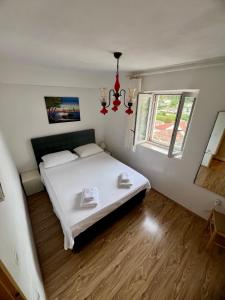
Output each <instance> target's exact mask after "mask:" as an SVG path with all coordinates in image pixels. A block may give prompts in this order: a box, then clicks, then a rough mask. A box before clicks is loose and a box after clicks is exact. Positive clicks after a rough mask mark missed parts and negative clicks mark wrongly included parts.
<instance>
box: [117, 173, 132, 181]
mask: <svg viewBox="0 0 225 300" xmlns="http://www.w3.org/2000/svg"><path fill="white" fill-rule="evenodd" d="M119 182H120V183H124V182H126V183H127V182H130V177H129V175H128V173H127V172H122V173H121V174H120V175H119Z"/></svg>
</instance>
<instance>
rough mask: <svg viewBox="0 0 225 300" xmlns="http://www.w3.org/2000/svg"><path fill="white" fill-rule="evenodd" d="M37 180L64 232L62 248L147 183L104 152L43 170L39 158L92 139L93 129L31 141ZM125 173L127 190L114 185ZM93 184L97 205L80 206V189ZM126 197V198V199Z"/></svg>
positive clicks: (70, 246) (140, 193) (142, 190)
mask: <svg viewBox="0 0 225 300" xmlns="http://www.w3.org/2000/svg"><path fill="white" fill-rule="evenodd" d="M31 142H32V145H33V149H34V153H35V157H36V160H37V164H38V166H39V170H40V174H41V179H42V182H43V184H44V185H45V187H46V190H47V192H48V194H49V198H50V200H51V202H52V206H53V209H54V212H55V214H56V216H57V217H58V219H59V221H60V223H61V227H62V230H63V233H64V248H65V249H73V248H74V245H75V243H76V238H77V237H78V236H79V235H81V234H82V233H83V232H84V231H86V230H87V229H88V228H90V227H91V226H93V225H94V224H96V223H98V222H99V221H100V220H101V219H104V218H107V216H108V215H110V214H111V213H112V212H113V211H115V210H117V209H118V208H119V207H121V206H123V205H124V204H125V203H126V202H129V201H130V200H131V199H134V198H140V197H142V198H143V196H144V193H145V191H146V190H148V189H150V183H149V181H148V179H147V178H145V177H144V176H143V175H141V174H140V173H138V172H136V171H135V170H133V169H132V168H130V167H128V166H126V165H125V164H123V163H121V162H120V161H118V160H117V159H115V158H113V157H112V156H110V155H109V154H107V153H106V152H101V153H98V154H95V155H92V156H89V157H85V158H79V159H77V160H74V161H71V162H68V163H65V164H62V165H59V166H56V167H52V168H47V169H45V168H44V166H43V162H42V161H41V157H42V156H43V155H45V154H48V153H53V152H56V151H61V150H71V151H72V149H74V148H75V147H77V146H80V145H84V144H88V143H93V142H95V133H94V130H93V129H90V130H84V131H77V132H73V133H66V134H60V135H54V136H48V137H41V138H35V139H32V140H31ZM123 171H125V172H127V173H129V175H130V178H131V180H132V183H133V185H132V187H130V188H129V189H120V188H118V184H117V183H118V175H119V174H120V173H121V172H123ZM87 186H96V187H97V188H98V190H99V204H98V205H97V206H96V207H95V208H91V209H90V208H89V209H83V208H80V199H81V191H82V189H83V188H84V187H87ZM128 200H129V201H128Z"/></svg>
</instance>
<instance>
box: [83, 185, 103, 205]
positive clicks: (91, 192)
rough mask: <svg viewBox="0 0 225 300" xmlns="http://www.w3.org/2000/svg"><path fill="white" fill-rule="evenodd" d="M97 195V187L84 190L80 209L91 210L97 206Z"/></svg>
mask: <svg viewBox="0 0 225 300" xmlns="http://www.w3.org/2000/svg"><path fill="white" fill-rule="evenodd" d="M98 202H99V195H98V189H97V187H93V188H84V189H83V191H82V193H81V201H80V207H81V208H93V207H96V206H97V205H98Z"/></svg>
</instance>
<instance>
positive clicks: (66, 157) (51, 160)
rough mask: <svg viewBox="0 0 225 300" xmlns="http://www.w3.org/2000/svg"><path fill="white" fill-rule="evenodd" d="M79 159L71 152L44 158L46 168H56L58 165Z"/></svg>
mask: <svg viewBox="0 0 225 300" xmlns="http://www.w3.org/2000/svg"><path fill="white" fill-rule="evenodd" d="M77 158H78V156H77V155H76V154H73V153H71V152H70V151H69V150H64V151H59V152H54V153H50V154H46V155H44V156H42V160H43V161H44V167H45V168H51V167H56V166H58V165H62V164H65V163H67V162H69V161H72V160H75V159H77Z"/></svg>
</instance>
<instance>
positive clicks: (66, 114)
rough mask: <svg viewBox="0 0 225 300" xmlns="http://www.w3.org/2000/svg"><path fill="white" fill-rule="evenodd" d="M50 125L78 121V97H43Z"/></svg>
mask: <svg viewBox="0 0 225 300" xmlns="http://www.w3.org/2000/svg"><path fill="white" fill-rule="evenodd" d="M45 105H46V109H47V114H48V121H49V123H50V124H54V123H63V122H75V121H80V107H79V98H78V97H45Z"/></svg>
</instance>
